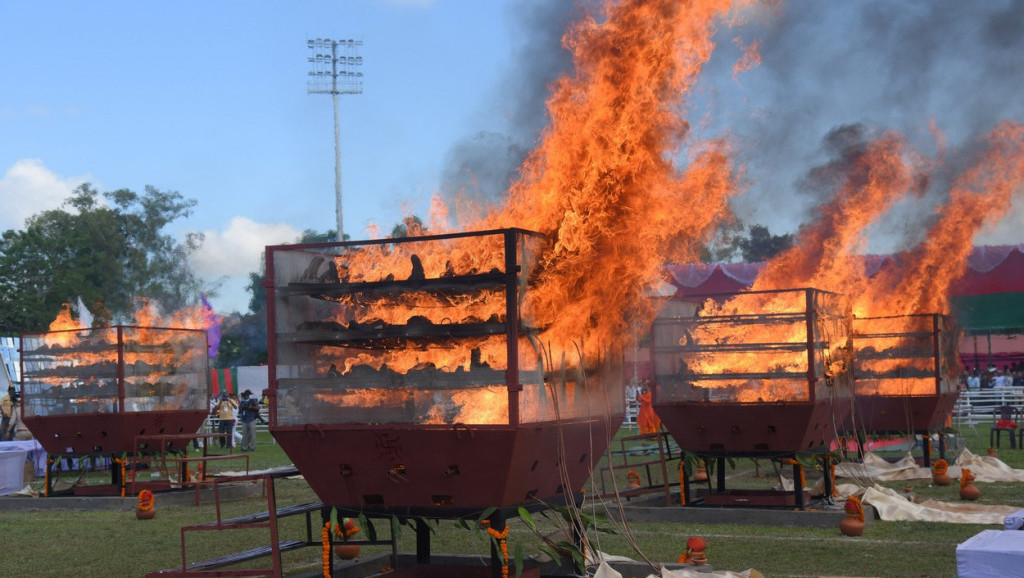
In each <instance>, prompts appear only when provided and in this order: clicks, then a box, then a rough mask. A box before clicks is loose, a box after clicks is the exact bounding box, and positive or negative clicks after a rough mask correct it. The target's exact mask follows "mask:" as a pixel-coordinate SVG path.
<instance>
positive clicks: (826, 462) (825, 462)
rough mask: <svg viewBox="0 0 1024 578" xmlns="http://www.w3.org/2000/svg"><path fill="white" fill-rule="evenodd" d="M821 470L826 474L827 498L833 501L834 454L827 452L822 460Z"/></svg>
mask: <svg viewBox="0 0 1024 578" xmlns="http://www.w3.org/2000/svg"><path fill="white" fill-rule="evenodd" d="M821 472H822V474H824V476H825V499H826V500H827V501H831V499H832V491H833V490H834V486H833V484H832V482H833V481H834V480H833V479H832V454H825V455H824V456H823V458H822V462H821Z"/></svg>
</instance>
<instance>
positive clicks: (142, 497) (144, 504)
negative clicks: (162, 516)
mask: <svg viewBox="0 0 1024 578" xmlns="http://www.w3.org/2000/svg"><path fill="white" fill-rule="evenodd" d="M155 503H156V498H154V497H153V492H151V491H149V490H142V491H141V492H139V510H142V511H143V512H148V511H149V510H152V509H153V505H154V504H155Z"/></svg>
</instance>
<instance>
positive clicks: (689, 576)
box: [594, 562, 764, 578]
mask: <svg viewBox="0 0 1024 578" xmlns="http://www.w3.org/2000/svg"><path fill="white" fill-rule="evenodd" d="M661 576H662V578H764V574H761V573H760V572H758V571H757V570H754V569H753V568H751V569H749V570H744V571H743V572H700V571H697V570H688V569H686V568H680V569H677V570H669V569H668V568H665V567H664V566H662V567H661ZM656 577H657V574H653V573H652V574H650V575H649V576H648V577H647V578H656ZM594 578H623V576H622V573H620V572H619V571H617V570H615V569H614V568H612V567H611V566H609V565H608V564H607V563H606V562H601V565H600V566H598V567H597V572H596V573H595V574H594Z"/></svg>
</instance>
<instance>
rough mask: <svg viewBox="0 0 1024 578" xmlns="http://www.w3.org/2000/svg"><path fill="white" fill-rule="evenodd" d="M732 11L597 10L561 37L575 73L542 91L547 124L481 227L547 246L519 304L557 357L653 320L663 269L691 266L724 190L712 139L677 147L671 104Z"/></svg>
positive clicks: (685, 7) (725, 167)
mask: <svg viewBox="0 0 1024 578" xmlns="http://www.w3.org/2000/svg"><path fill="white" fill-rule="evenodd" d="M731 8H732V3H731V2H726V1H718V2H715V1H704V2H677V1H674V0H661V1H637V0H629V1H624V2H619V3H609V5H608V6H606V7H605V12H604V14H602V17H601V18H600V19H598V18H594V17H587V18H584V19H583V20H582V21H580V22H578V23H577V24H575V25H574V26H573V27H572V28H571V29H570V31H569V32H568V33H567V34H566V36H565V44H566V46H567V47H568V48H569V49H570V50H571V51H572V53H573V60H574V63H575V75H574V76H572V77H567V78H561V79H560V80H558V81H557V82H555V83H554V86H553V94H552V96H551V97H550V98H549V100H548V110H549V112H550V115H551V124H550V126H549V127H548V129H547V130H546V131H545V133H544V135H543V138H542V141H541V142H540V144H539V146H538V147H537V148H536V149H535V150H534V151H533V152H532V153H531V154H530V156H529V157H528V158H527V160H526V161H525V163H524V165H523V167H522V170H521V175H522V177H521V179H520V180H519V181H518V182H516V183H514V184H513V186H512V188H511V190H510V200H509V202H508V204H507V205H506V206H505V207H504V208H502V209H501V210H499V211H497V212H494V213H492V214H491V215H490V216H489V217H487V218H486V219H485V220H484V221H483V223H482V224H481V227H482V228H490V227H510V226H514V227H522V228H526V229H530V230H534V231H538V232H541V233H544V234H545V235H547V236H548V238H549V239H550V240H551V243H550V246H549V247H547V249H546V251H545V252H544V254H543V256H542V260H541V272H540V274H539V276H538V278H537V279H536V283H535V284H534V286H533V288H532V291H531V293H530V294H529V296H528V303H527V308H528V311H529V312H530V314H531V315H532V316H533V317H534V318H535V319H537V320H538V321H539V323H538V324H539V325H540V326H542V327H546V328H547V331H546V332H545V335H544V339H545V340H546V341H547V342H549V343H551V344H552V346H553V347H554V348H555V349H556V350H559V349H560V350H568V349H569V344H570V343H572V342H574V341H576V342H577V343H580V344H582V345H583V349H584V351H585V352H586V351H587V350H589V352H591V353H592V352H593V351H594V349H593V348H595V347H604V346H611V347H616V346H620V345H622V344H623V343H625V342H628V341H629V339H630V337H631V335H632V334H633V333H634V329H635V327H638V326H646V325H647V324H648V323H649V322H650V320H651V319H652V318H653V311H652V310H651V307H652V305H651V304H650V303H649V300H646V299H644V298H643V297H644V295H645V292H646V291H648V290H649V289H650V288H651V287H652V286H655V285H656V284H657V283H658V282H659V280H660V278H661V272H662V268H663V266H664V264H665V263H666V262H670V260H674V261H681V260H690V259H693V258H695V257H696V255H697V251H698V248H699V245H700V243H701V242H702V241H703V240H704V239H706V238H708V237H709V235H710V234H711V233H712V231H713V229H714V226H715V225H716V224H717V222H718V220H719V219H721V218H722V216H723V215H726V214H727V213H728V206H727V201H728V198H729V197H730V196H731V195H732V194H734V193H735V192H736V189H737V185H736V182H735V175H734V174H733V172H732V169H731V167H730V164H729V160H728V157H727V152H728V151H727V147H726V146H725V144H724V142H720V141H716V142H711V143H706V144H704V145H702V146H701V145H697V144H693V145H692V146H691V147H690V148H689V161H688V164H687V166H686V167H685V169H683V170H682V171H680V170H678V169H677V168H676V167H675V166H674V164H673V163H672V161H671V157H672V156H674V154H675V153H676V152H678V151H680V150H681V149H682V147H683V146H684V144H689V143H686V137H687V135H688V132H689V125H688V124H687V123H686V121H685V120H684V119H683V118H682V115H681V112H682V108H681V107H682V105H683V103H682V102H681V99H683V98H684V96H685V94H686V92H687V91H688V90H689V89H690V88H691V87H692V86H693V85H694V83H695V82H696V79H697V76H698V74H699V73H700V71H701V69H702V67H703V65H704V64H705V63H706V62H707V60H708V58H709V56H710V54H711V51H712V49H713V47H714V44H713V43H712V41H711V36H712V34H713V33H714V31H715V24H716V22H717V21H718V20H719V19H721V18H722V17H724V16H725V15H726V14H727V13H728V11H729V10H730V9H731Z"/></svg>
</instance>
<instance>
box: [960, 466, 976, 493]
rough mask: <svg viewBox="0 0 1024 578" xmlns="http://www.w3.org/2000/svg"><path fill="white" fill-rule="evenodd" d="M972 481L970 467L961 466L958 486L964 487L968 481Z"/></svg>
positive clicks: (972, 476) (972, 475)
mask: <svg viewBox="0 0 1024 578" xmlns="http://www.w3.org/2000/svg"><path fill="white" fill-rule="evenodd" d="M973 481H974V474H972V473H971V470H970V468H963V473H962V474H961V475H960V488H964V487H965V486H966V485H967V484H968V483H969V482H973Z"/></svg>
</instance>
